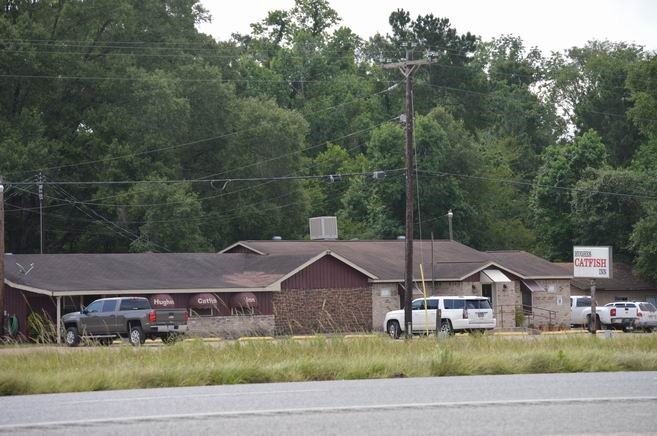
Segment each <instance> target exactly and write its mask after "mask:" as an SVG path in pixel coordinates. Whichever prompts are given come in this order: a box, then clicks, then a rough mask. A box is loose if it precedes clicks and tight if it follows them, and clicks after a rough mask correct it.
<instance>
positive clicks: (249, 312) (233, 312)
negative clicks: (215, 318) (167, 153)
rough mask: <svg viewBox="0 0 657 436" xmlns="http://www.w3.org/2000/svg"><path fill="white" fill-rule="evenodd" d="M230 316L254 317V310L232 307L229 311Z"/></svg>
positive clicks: (251, 308)
mask: <svg viewBox="0 0 657 436" xmlns="http://www.w3.org/2000/svg"><path fill="white" fill-rule="evenodd" d="M230 314H231V315H249V316H250V315H255V309H254V308H253V307H233V308H232V309H230Z"/></svg>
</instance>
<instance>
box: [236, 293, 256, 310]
mask: <svg viewBox="0 0 657 436" xmlns="http://www.w3.org/2000/svg"><path fill="white" fill-rule="evenodd" d="M257 305H258V299H257V298H256V296H255V294H254V293H252V292H240V293H238V294H235V295H233V296H232V297H230V307H231V309H253V308H255V307H256V306H257Z"/></svg>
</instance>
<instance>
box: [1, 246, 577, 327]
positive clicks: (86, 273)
mask: <svg viewBox="0 0 657 436" xmlns="http://www.w3.org/2000/svg"><path fill="white" fill-rule="evenodd" d="M404 250H405V241H399V240H389V241H338V240H332V241H331V240H313V241H283V240H272V241H241V242H238V243H235V244H233V245H231V246H230V247H227V248H226V249H224V250H223V251H222V252H220V253H200V254H199V253H196V254H192V253H188V254H182V253H142V254H44V255H36V254H35V255H7V256H5V272H6V277H5V308H6V310H7V313H8V315H9V316H13V317H14V318H15V319H16V320H17V321H18V322H17V324H18V332H19V334H20V335H21V336H22V337H26V336H28V335H29V333H30V332H29V324H30V318H31V317H32V318H33V317H34V316H35V315H34V314H38V315H39V316H44V317H47V318H49V319H51V320H52V321H53V322H57V320H59V319H60V318H61V316H62V315H63V314H65V313H68V312H72V311H77V310H80V308H82V307H84V306H86V305H88V304H89V303H90V302H91V301H93V300H94V299H97V298H101V297H113V296H143V297H147V298H149V300H150V302H151V304H152V305H153V306H154V307H161V308H167V307H179V308H186V309H188V311H189V313H190V321H189V325H190V327H189V332H190V334H194V335H198V336H223V337H237V336H245V335H273V334H277V335H281V334H282V335H288V334H313V333H347V332H367V331H372V330H375V331H376V330H383V325H382V323H383V318H384V316H385V313H386V312H387V311H389V310H395V309H399V308H400V307H402V304H403V295H404V287H403V284H404ZM414 250H415V252H414V259H415V271H414V281H415V283H416V285H415V286H414V289H413V296H414V297H420V296H422V295H425V291H426V295H483V296H486V297H488V298H489V299H490V300H491V302H492V304H493V307H494V310H495V316H496V318H497V323H498V326H499V327H504V328H506V327H516V325H517V324H523V326H529V325H532V326H534V327H540V328H550V329H552V328H568V325H569V319H570V312H569V305H568V301H569V296H570V278H571V275H570V274H569V273H568V272H566V271H565V270H564V269H562V268H560V267H558V266H556V265H554V264H552V263H550V262H548V261H546V260H544V259H541V258H538V257H536V256H533V255H531V254H529V253H526V252H522V251H496V252H481V251H478V250H475V249H473V248H470V247H468V246H466V245H463V244H460V243H458V242H455V241H444V240H441V241H435V242H431V241H417V242H416V243H415V244H414ZM420 265H422V271H423V272H424V275H423V274H421V271H420ZM422 278H424V280H422ZM518 311H521V312H522V314H523V315H522V316H521V317H518V315H517V313H518Z"/></svg>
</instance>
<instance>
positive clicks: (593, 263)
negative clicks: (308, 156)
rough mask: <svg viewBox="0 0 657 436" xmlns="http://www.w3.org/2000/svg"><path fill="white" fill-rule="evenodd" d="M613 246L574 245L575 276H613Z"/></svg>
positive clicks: (593, 277) (607, 277)
mask: <svg viewBox="0 0 657 436" xmlns="http://www.w3.org/2000/svg"><path fill="white" fill-rule="evenodd" d="M611 274H612V249H611V247H574V248H573V276H574V277H584V278H592V279H595V278H606V279H609V278H611Z"/></svg>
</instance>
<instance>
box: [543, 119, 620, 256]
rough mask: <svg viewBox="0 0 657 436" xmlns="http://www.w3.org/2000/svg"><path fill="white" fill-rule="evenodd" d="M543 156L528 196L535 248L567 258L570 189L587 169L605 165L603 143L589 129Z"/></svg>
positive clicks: (572, 230) (571, 231) (572, 231)
mask: <svg viewBox="0 0 657 436" xmlns="http://www.w3.org/2000/svg"><path fill="white" fill-rule="evenodd" d="M542 159H543V164H542V165H541V167H540V169H539V170H538V174H537V176H536V178H535V179H534V185H533V188H532V192H531V200H530V208H531V211H532V216H533V221H534V231H535V232H536V235H537V238H538V247H537V248H538V250H539V251H540V252H541V253H542V254H543V255H544V256H547V257H548V258H549V259H552V260H566V259H568V258H569V256H570V253H571V251H572V243H573V239H574V236H575V228H574V225H573V217H572V213H571V212H572V206H571V205H572V197H573V194H572V192H573V191H572V189H573V188H575V186H576V184H577V182H578V181H579V180H581V179H582V178H583V177H584V176H585V175H586V174H587V171H590V170H591V169H599V168H604V167H605V166H606V162H607V155H606V152H605V146H604V144H603V142H602V139H601V138H600V136H599V135H598V134H597V133H596V132H594V131H592V130H591V131H588V132H586V133H584V134H583V135H582V136H579V137H577V138H575V139H574V140H573V141H572V142H568V143H565V144H556V145H551V146H549V147H548V148H547V149H545V152H544V153H543V156H542Z"/></svg>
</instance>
